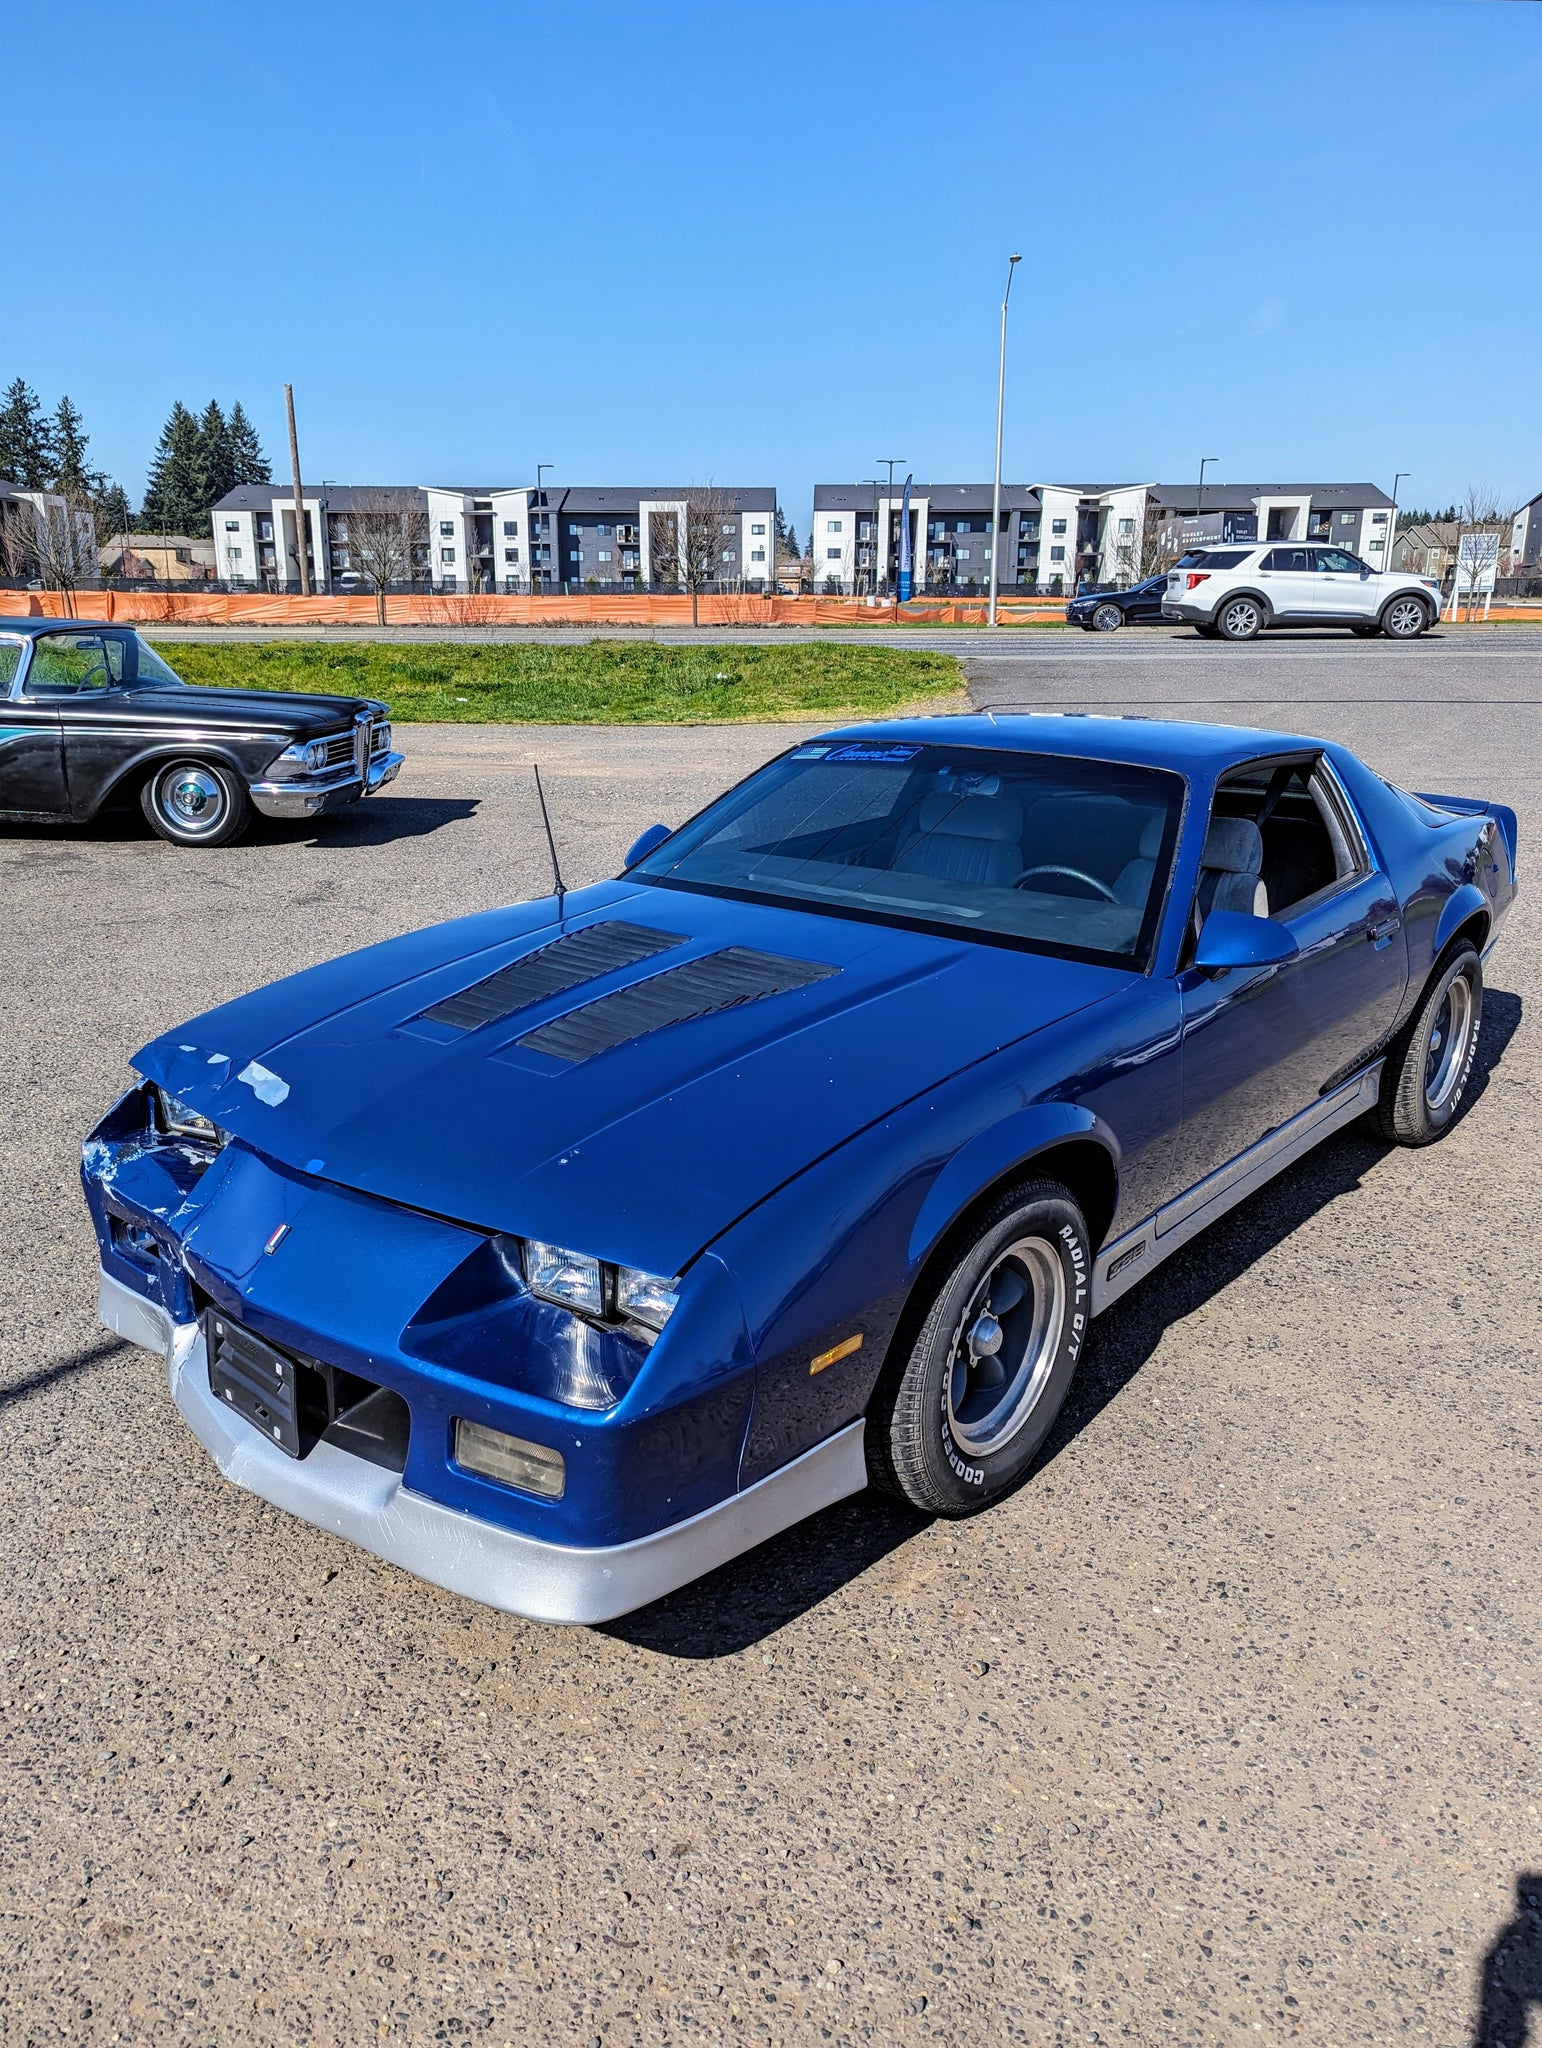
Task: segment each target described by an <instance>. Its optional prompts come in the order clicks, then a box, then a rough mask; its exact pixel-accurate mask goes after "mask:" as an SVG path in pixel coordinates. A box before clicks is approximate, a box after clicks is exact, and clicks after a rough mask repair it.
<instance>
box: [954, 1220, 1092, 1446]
mask: <svg viewBox="0 0 1542 2048" xmlns="http://www.w3.org/2000/svg"><path fill="white" fill-rule="evenodd" d="M1065 1317H1066V1280H1065V1268H1064V1267H1063V1266H1062V1264H1061V1262H1060V1255H1059V1253H1058V1252H1057V1250H1056V1249H1055V1247H1054V1245H1053V1244H1052V1243H1050V1241H1049V1240H1048V1239H1047V1238H1043V1237H1023V1238H1019V1239H1018V1240H1017V1242H1016V1243H1015V1244H1010V1245H1008V1246H1007V1247H1006V1248H1005V1250H1003V1251H1000V1252H998V1253H997V1254H996V1256H995V1258H994V1259H993V1260H992V1261H991V1264H990V1267H989V1269H988V1271H987V1272H986V1273H985V1274H984V1276H983V1277H982V1278H981V1279H980V1280H979V1281H978V1282H977V1283H976V1286H975V1288H974V1291H973V1293H972V1294H971V1295H970V1297H969V1301H968V1303H967V1305H966V1307H965V1309H964V1313H963V1314H962V1316H960V1318H959V1321H958V1325H957V1328H956V1329H955V1330H954V1333H953V1344H952V1349H951V1352H950V1355H949V1359H948V1375H947V1382H946V1385H945V1387H944V1390H943V1412H944V1414H945V1415H946V1418H947V1424H948V1428H949V1430H950V1431H951V1432H952V1435H953V1439H954V1441H955V1443H956V1444H957V1445H958V1448H959V1449H960V1450H961V1451H962V1452H964V1453H965V1455H966V1456H973V1457H988V1456H989V1455H990V1454H991V1453H992V1452H993V1451H999V1450H1001V1449H1002V1448H1003V1447H1004V1446H1005V1445H1007V1444H1009V1443H1010V1442H1011V1440H1012V1438H1013V1437H1015V1436H1016V1435H1017V1432H1018V1431H1019V1430H1020V1429H1021V1428H1022V1426H1023V1424H1024V1423H1025V1422H1026V1421H1027V1420H1028V1418H1029V1416H1030V1415H1032V1413H1033V1411H1034V1409H1035V1408H1036V1407H1037V1406H1038V1404H1039V1400H1040V1397H1041V1396H1042V1395H1043V1392H1044V1389H1045V1387H1046V1386H1047V1385H1048V1384H1049V1376H1050V1373H1051V1371H1052V1370H1053V1367H1054V1363H1055V1358H1056V1354H1057V1353H1058V1351H1059V1349H1060V1338H1061V1333H1062V1331H1063V1329H1064V1327H1065Z"/></svg>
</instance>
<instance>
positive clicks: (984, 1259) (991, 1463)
mask: <svg viewBox="0 0 1542 2048" xmlns="http://www.w3.org/2000/svg"><path fill="white" fill-rule="evenodd" d="M1091 1284H1092V1245H1091V1242H1090V1240H1089V1238H1088V1235H1087V1225H1086V1222H1085V1221H1084V1219H1083V1217H1082V1212H1081V1210H1080V1209H1079V1208H1078V1207H1077V1205H1076V1203H1075V1202H1074V1201H1073V1200H1072V1198H1071V1196H1070V1194H1069V1193H1068V1192H1067V1191H1066V1189H1065V1188H1063V1187H1062V1186H1061V1185H1060V1183H1059V1182H1058V1181H1053V1180H1031V1181H1025V1182H1024V1183H1023V1184H1022V1185H1021V1186H1019V1187H1016V1188H1013V1189H1010V1190H1009V1191H1008V1192H1007V1193H1005V1194H1003V1195H1002V1196H1000V1197H999V1198H998V1199H997V1200H996V1201H995V1202H993V1203H992V1204H991V1206H990V1208H989V1209H988V1210H987V1211H986V1212H985V1214H984V1215H983V1216H982V1217H980V1218H979V1219H978V1221H977V1222H976V1223H975V1225H974V1226H973V1228H972V1230H971V1232H970V1235H969V1237H968V1239H967V1241H965V1242H964V1243H962V1244H961V1246H960V1248H959V1253H958V1256H957V1258H956V1260H955V1263H954V1265H953V1268H952V1271H951V1272H949V1273H948V1274H947V1276H946V1277H945V1278H944V1279H943V1280H942V1282H941V1283H940V1285H939V1286H938V1288H937V1292H936V1294H935V1295H934V1296H933V1298H932V1301H931V1304H930V1306H929V1308H928V1309H927V1312H926V1317H925V1320H924V1321H923V1322H922V1325H921V1328H920V1331H919V1333H918V1334H917V1336H916V1339H915V1342H914V1344H913V1345H912V1346H911V1348H910V1351H909V1353H908V1355H906V1356H903V1357H902V1358H901V1359H896V1360H894V1361H893V1366H894V1373H893V1377H892V1379H891V1380H890V1382H889V1384H888V1385H887V1386H886V1387H883V1388H880V1394H879V1398H878V1399H877V1400H876V1401H875V1403H874V1413H873V1414H872V1415H871V1416H870V1417H869V1426H868V1434H869V1445H870V1452H869V1455H870V1458H871V1462H872V1467H873V1477H874V1479H875V1481H876V1482H877V1483H878V1484H879V1485H880V1486H882V1487H884V1488H885V1489H886V1490H887V1491H889V1492H891V1493H895V1494H897V1495H898V1496H899V1498H900V1499H901V1500H905V1501H908V1502H909V1503H910V1504H911V1506H912V1507H917V1508H921V1509H923V1510H924V1511H925V1512H926V1513H928V1514H934V1515H950V1516H957V1515H972V1514H976V1513H978V1512H979V1510H980V1509H981V1508H985V1507H989V1506H990V1505H991V1503H992V1502H993V1501H997V1500H999V1499H1000V1498H1001V1496H1002V1495H1003V1494H1004V1493H1007V1492H1009V1491H1010V1490H1011V1488H1012V1487H1013V1486H1015V1485H1016V1484H1017V1482H1018V1481H1019V1480H1020V1479H1021V1478H1022V1477H1023V1475H1024V1474H1025V1473H1026V1472H1027V1470H1028V1468H1029V1466H1030V1465H1031V1464H1032V1463H1033V1460H1034V1458H1035V1457H1036V1456H1037V1454H1038V1451H1039V1449H1040V1447H1041V1446H1042V1444H1043V1442H1044V1439H1045V1437H1046V1436H1048V1434H1049V1432H1050V1429H1051V1428H1052V1427H1053V1425H1054V1421H1055V1417H1056V1416H1057V1415H1058V1414H1059V1413H1060V1408H1061V1404H1062V1403H1063V1402H1064V1400H1065V1397H1066V1393H1067V1390H1068V1389H1069V1387H1070V1384H1071V1380H1072V1377H1073V1376H1074V1374H1075V1372H1076V1366H1077V1361H1078V1360H1079V1358H1080V1356H1081V1351H1082V1346H1083V1344H1084V1343H1085V1342H1086V1337H1087V1324H1088V1310H1089V1305H1090V1299H1091V1296H1090V1288H1091ZM993 1310H994V1313H993V1312H992V1311H993Z"/></svg>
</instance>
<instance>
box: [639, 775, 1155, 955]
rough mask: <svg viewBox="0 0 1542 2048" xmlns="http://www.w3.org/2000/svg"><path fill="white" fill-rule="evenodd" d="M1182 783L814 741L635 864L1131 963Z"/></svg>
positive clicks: (731, 889) (733, 890) (716, 886)
mask: <svg viewBox="0 0 1542 2048" xmlns="http://www.w3.org/2000/svg"><path fill="white" fill-rule="evenodd" d="M1182 798H1183V783H1182V780H1181V778H1180V777H1178V776H1176V775H1171V774H1168V773H1165V772H1163V771H1161V770H1157V769H1151V768H1132V767H1124V766H1122V765H1119V764H1117V763H1114V762H1109V761H1090V760H1077V759H1068V758H1063V757H1061V756H1058V755H1053V754H1027V753H1013V752H1008V751H1005V750H1003V751H1000V752H997V751H995V750H990V749H985V748H973V747H944V746H924V745H920V744H917V743H915V742H911V741H882V740H859V741H847V742H839V741H829V740H820V741H816V742H814V743H812V744H810V745H808V746H802V747H796V748H794V750H793V751H792V753H790V754H787V755H784V756H783V757H782V759H781V760H779V761H773V762H771V763H770V765H769V766H768V767H765V768H763V769H761V771H760V773H759V774H758V775H752V776H751V777H750V779H749V780H748V781H747V782H745V783H743V784H741V785H740V787H739V788H738V789H736V790H733V791H731V792H730V793H729V794H728V795H727V796H725V797H724V798H723V799H722V800H721V801H720V802H719V803H716V804H713V805H712V806H711V807H710V809H708V810H706V811H704V812H703V813H702V815H701V816H700V817H699V818H696V819H694V820H693V821H692V822H691V823H690V824H689V825H687V826H685V827H683V829H682V830H681V831H679V832H677V833H676V834H675V835H674V837H673V838H672V839H669V840H668V841H666V842H665V844H664V845H662V846H661V847H659V849H658V850H657V852H655V853H653V854H650V855H649V856H648V857H647V858H646V859H645V860H643V861H641V862H639V864H638V865H637V866H636V867H635V868H633V869H631V870H630V876H631V878H633V879H639V880H646V881H649V882H656V883H661V884H663V885H664V886H665V887H673V888H686V889H705V890H708V891H710V892H712V893H717V894H722V895H727V896H738V897H748V898H752V899H755V900H761V901H766V902H774V903H781V904H796V905H799V906H800V907H803V908H807V909H810V910H815V909H817V910H821V911H826V912H830V913H833V914H834V915H836V916H845V917H863V918H870V919H873V920H874V921H876V922H879V923H892V924H901V925H910V926H915V927H918V928H920V929H923V930H935V931H946V932H948V933H951V934H957V935H958V936H960V937H962V936H965V935H968V936H969V937H972V938H978V939H984V940H987V941H989V942H992V943H995V944H998V945H1000V944H1005V945H1017V946H1022V947H1025V948H1027V949H1029V950H1031V951H1039V952H1046V953H1056V954H1062V955H1065V956H1067V957H1069V958H1071V959H1085V960H1096V961H1107V962H1109V963H1118V964H1122V965H1129V966H1135V967H1140V966H1143V965H1144V963H1145V960H1146V957H1147V955H1148V953H1149V951H1150V947H1151V940H1152V937H1153V934H1154V931H1155V927H1156V921H1157V916H1158V913H1159V910H1160V906H1161V899H1162V887H1163V883H1164V881H1165V879H1166V875H1167V868H1168V864H1169V861H1170V859H1171V855H1172V846H1173V841H1174V838H1175V837H1176V834H1177V826H1178V813H1179V809H1180V806H1181V803H1182Z"/></svg>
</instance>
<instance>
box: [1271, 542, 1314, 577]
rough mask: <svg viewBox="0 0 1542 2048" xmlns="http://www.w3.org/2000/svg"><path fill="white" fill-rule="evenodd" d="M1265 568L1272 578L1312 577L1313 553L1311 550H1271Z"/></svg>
mask: <svg viewBox="0 0 1542 2048" xmlns="http://www.w3.org/2000/svg"><path fill="white" fill-rule="evenodd" d="M1263 568H1264V571H1265V573H1266V574H1267V575H1270V576H1310V575H1311V573H1312V551H1311V549H1310V548H1271V549H1270V551H1269V553H1268V554H1267V555H1265V557H1264V560H1263Z"/></svg>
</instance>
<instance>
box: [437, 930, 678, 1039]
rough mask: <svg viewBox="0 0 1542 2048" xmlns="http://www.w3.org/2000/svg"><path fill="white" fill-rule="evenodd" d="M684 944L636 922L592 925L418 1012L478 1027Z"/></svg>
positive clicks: (441, 1021) (470, 1028)
mask: <svg viewBox="0 0 1542 2048" xmlns="http://www.w3.org/2000/svg"><path fill="white" fill-rule="evenodd" d="M684 944H685V938H684V935H683V934H681V933H680V932H661V931H654V930H652V929H650V928H649V927H648V926H646V925H640V924H619V923H611V924H592V925H589V926H588V927H587V928H586V929H585V930H583V931H581V932H570V933H569V934H568V936H567V937H566V938H562V939H554V940H553V941H552V943H551V944H550V945H549V946H542V947H541V948H540V950H539V952H535V953H527V954H526V955H525V957H524V959H523V960H513V961H511V962H510V963H509V965H508V966H507V967H500V968H499V970H498V972H497V973H496V974H490V975H488V977H487V979H486V980H485V981H475V982H473V983H472V985H471V987H470V988H463V989H462V990H461V991H460V993H459V995H453V996H447V997H446V998H445V1000H444V1001H443V1002H442V1003H435V1005H434V1007H433V1008H432V1009H431V1010H424V1011H423V1013H422V1014H423V1016H424V1017H425V1018H427V1019H428V1020H429V1021H430V1022H432V1023H435V1024H449V1025H451V1026H453V1028H454V1029H455V1030H457V1031H480V1030H481V1028H482V1026H483V1025H484V1024H495V1023H497V1021H498V1019H499V1018H500V1017H509V1016H512V1015H513V1013H514V1012H515V1011H516V1010H527V1009H528V1008H529V1007H530V1005H531V1004H532V1003H539V1002H544V1001H545V999H546V998H547V997H548V996H560V995H565V994H566V993H567V991H568V990H569V989H570V988H578V987H579V986H580V985H581V984H582V983H583V982H586V981H595V980H597V979H598V978H599V976H600V975H602V974H611V973H613V972H614V971H615V970H616V969H617V968H618V967H635V966H636V965H637V963H638V961H639V960H648V959H651V958H652V957H653V955H654V954H655V953H667V952H669V951H670V950H671V949H672V948H673V947H675V946H683V945H684Z"/></svg>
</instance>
